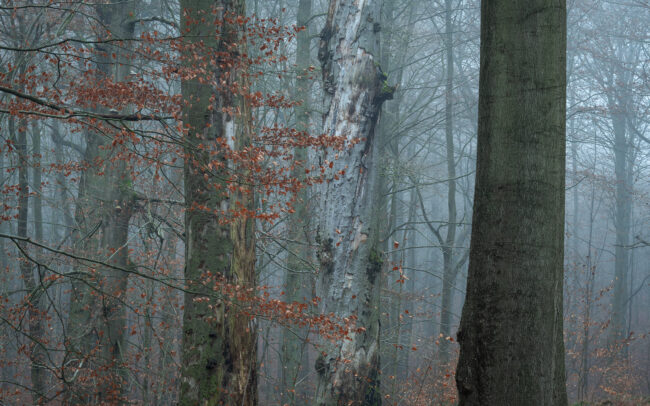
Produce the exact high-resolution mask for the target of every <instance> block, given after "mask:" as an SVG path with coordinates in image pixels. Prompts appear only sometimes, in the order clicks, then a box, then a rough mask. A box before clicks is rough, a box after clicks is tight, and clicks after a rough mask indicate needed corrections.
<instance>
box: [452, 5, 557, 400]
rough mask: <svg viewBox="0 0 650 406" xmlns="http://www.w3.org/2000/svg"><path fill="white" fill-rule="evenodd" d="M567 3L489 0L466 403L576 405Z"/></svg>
mask: <svg viewBox="0 0 650 406" xmlns="http://www.w3.org/2000/svg"><path fill="white" fill-rule="evenodd" d="M565 53H566V3H565V1H563V0H561V1H555V0H530V1H521V2H512V1H509V0H492V1H484V2H482V3H481V73H480V83H479V130H478V161H477V174H476V189H475V200H474V217H473V230H472V238H471V247H470V263H469V274H468V286H467V298H466V302H465V306H464V308H463V313H462V317H461V323H460V329H459V332H458V341H459V342H460V359H459V361H458V369H457V375H456V379H457V384H458V391H459V396H460V404H461V405H491V406H500V405H566V404H567V396H566V389H565V383H564V379H565V376H564V375H565V372H564V345H563V341H562V339H563V338H562V285H563V248H564V193H565V190H564V182H565V179H564V174H565V118H566V117H565V116H566V113H565V109H566V106H565V100H566V95H565V90H566V56H565Z"/></svg>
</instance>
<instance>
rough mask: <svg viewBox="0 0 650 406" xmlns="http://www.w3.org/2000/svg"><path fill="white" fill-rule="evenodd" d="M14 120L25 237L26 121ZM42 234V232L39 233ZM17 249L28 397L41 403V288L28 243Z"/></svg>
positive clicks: (20, 226)
mask: <svg viewBox="0 0 650 406" xmlns="http://www.w3.org/2000/svg"><path fill="white" fill-rule="evenodd" d="M14 123H15V121H14V120H13V119H11V120H10V121H9V132H10V133H11V134H15V138H16V140H17V141H18V142H17V143H16V152H17V153H18V161H19V162H18V190H19V192H18V228H17V232H16V234H17V235H18V236H19V237H22V238H27V237H28V235H27V222H28V216H29V194H30V191H29V165H30V159H29V157H28V154H27V122H26V121H25V120H19V121H18V128H15V126H14ZM41 237H42V235H41ZM20 249H21V252H22V253H24V254H26V255H24V257H23V258H21V259H20V275H21V278H22V279H23V283H24V284H25V291H26V294H25V305H26V306H27V324H28V326H29V337H30V342H29V355H30V361H31V367H30V376H31V380H32V388H31V392H32V400H33V402H34V404H35V405H40V404H43V403H44V399H45V396H46V388H45V368H44V367H45V366H44V362H45V354H44V352H43V347H42V345H43V341H42V340H43V325H42V318H43V314H42V312H43V309H42V307H43V306H42V304H41V297H42V294H41V292H38V291H37V280H36V278H35V277H34V263H33V262H32V260H31V257H32V256H33V255H34V252H33V250H32V247H30V246H29V245H28V244H25V243H21V244H20Z"/></svg>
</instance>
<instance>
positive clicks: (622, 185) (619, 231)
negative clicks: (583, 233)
mask: <svg viewBox="0 0 650 406" xmlns="http://www.w3.org/2000/svg"><path fill="white" fill-rule="evenodd" d="M612 109H613V110H614V111H613V112H612V127H613V128H614V173H615V175H616V206H615V218H614V227H615V229H616V246H615V257H616V258H615V261H614V297H613V303H612V328H611V334H610V341H611V343H612V344H614V343H615V342H616V341H620V340H623V339H625V338H626V336H627V334H626V330H627V306H626V304H627V301H628V271H629V266H630V249H629V247H630V224H631V213H632V193H631V192H632V190H631V189H632V185H631V183H630V182H628V179H629V171H631V170H632V163H631V162H630V146H629V144H628V140H627V137H626V136H625V134H626V125H625V122H626V119H625V114H626V111H625V110H626V106H625V104H623V103H621V105H616V106H614V107H612ZM623 348H627V346H623Z"/></svg>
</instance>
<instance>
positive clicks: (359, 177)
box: [315, 0, 393, 405]
mask: <svg viewBox="0 0 650 406" xmlns="http://www.w3.org/2000/svg"><path fill="white" fill-rule="evenodd" d="M380 29H381V27H380V24H379V13H378V2H377V1H372V0H370V1H351V0H331V2H330V6H329V12H328V17H327V21H326V24H325V28H324V29H323V31H322V33H321V40H320V49H319V55H318V56H319V59H320V61H321V64H322V67H323V80H324V90H325V93H326V96H325V97H326V100H325V106H326V108H327V113H325V115H324V122H323V123H324V124H323V131H324V133H325V134H326V135H328V136H339V137H345V139H347V140H348V141H352V140H358V141H359V142H358V143H356V144H355V145H354V146H353V147H350V148H346V149H345V150H344V151H339V152H336V151H331V150H330V151H327V152H328V153H327V152H324V153H323V155H322V156H321V160H322V164H323V165H325V166H329V164H326V161H325V160H330V161H333V162H332V167H331V169H328V172H327V176H328V180H327V181H326V182H324V183H323V184H322V185H321V186H320V187H319V190H318V193H319V196H318V201H319V204H320V207H319V215H320V219H319V220H320V221H319V228H318V242H319V247H318V259H319V262H320V271H319V281H318V287H317V291H318V296H319V297H320V298H321V300H322V301H321V303H320V311H321V313H322V314H329V313H333V314H335V315H336V316H339V317H345V316H348V315H350V314H353V315H355V316H356V317H358V319H357V320H356V323H357V324H356V325H357V328H358V330H355V331H350V332H349V335H348V336H347V337H346V338H345V339H340V340H336V341H335V342H332V341H325V342H324V343H323V346H322V347H320V349H321V350H322V352H321V355H320V356H319V357H318V359H317V360H316V365H315V368H316V371H317V373H318V390H317V398H316V404H318V405H338V404H343V405H378V404H380V403H381V397H380V394H379V308H378V307H379V287H380V286H379V285H380V279H381V278H380V272H381V266H382V262H383V257H382V254H381V253H380V252H379V251H378V249H377V245H378V238H377V231H378V230H377V217H378V216H373V212H374V210H373V203H374V202H373V198H374V196H375V194H374V193H373V190H374V187H375V181H374V176H375V170H374V167H373V145H374V141H375V128H376V124H377V119H378V116H379V111H380V109H381V105H382V103H383V102H384V101H385V100H386V99H389V98H391V97H392V93H393V89H392V88H390V87H388V86H387V85H386V76H385V75H384V74H383V73H382V71H381V69H380V67H379V63H378V59H377V58H376V55H377V51H378V45H379V31H380ZM335 154H338V159H335Z"/></svg>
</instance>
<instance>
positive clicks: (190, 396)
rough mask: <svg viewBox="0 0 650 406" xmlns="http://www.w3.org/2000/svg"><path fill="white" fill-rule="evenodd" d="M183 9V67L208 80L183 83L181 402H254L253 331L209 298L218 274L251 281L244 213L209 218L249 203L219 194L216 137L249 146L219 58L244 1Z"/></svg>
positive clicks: (230, 70) (229, 53) (238, 102)
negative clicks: (200, 71) (204, 74)
mask: <svg viewBox="0 0 650 406" xmlns="http://www.w3.org/2000/svg"><path fill="white" fill-rule="evenodd" d="M181 13H182V19H181V27H182V30H183V34H184V36H185V43H184V46H185V47H186V49H185V51H184V52H185V64H186V68H187V67H189V68H191V69H195V68H196V69H200V68H201V67H203V68H205V69H206V70H208V71H210V72H212V74H213V75H214V77H213V78H212V79H208V80H207V81H206V80H204V79H205V78H204V77H198V76H197V77H193V78H189V79H186V80H184V81H183V82H182V84H181V91H182V94H183V100H184V103H185V106H184V109H183V121H184V125H185V127H186V128H187V129H188V133H187V135H186V137H185V139H186V145H185V149H186V154H187V159H186V162H185V201H186V212H185V230H186V238H185V261H186V264H185V278H186V281H187V287H188V289H190V291H191V292H193V293H192V294H189V293H186V295H185V311H184V314H183V344H182V369H181V391H180V404H181V405H221V404H226V405H254V404H256V403H257V381H256V362H257V361H256V352H255V330H254V328H253V327H252V325H251V322H250V319H249V318H248V317H246V316H244V315H242V314H241V313H240V312H239V309H238V308H237V307H235V306H229V305H228V301H227V300H224V298H221V297H218V296H217V295H215V290H214V285H215V279H212V280H211V281H210V277H209V276H210V275H219V277H218V278H217V279H216V283H221V282H226V283H232V284H238V285H241V286H244V287H247V288H248V287H253V286H254V282H255V253H254V240H253V237H254V221H253V220H252V219H250V218H243V217H242V218H237V219H235V220H233V221H231V222H229V223H224V222H223V221H222V222H220V221H219V220H220V219H219V216H218V215H217V214H215V213H220V212H222V211H227V210H229V209H230V208H231V207H236V206H235V205H241V206H242V207H245V208H249V209H250V207H251V205H252V197H251V195H250V194H249V193H247V191H245V190H244V191H243V192H227V190H228V189H227V188H226V181H225V180H226V179H227V178H232V176H233V175H232V173H231V172H229V171H228V169H229V168H228V163H227V162H226V161H225V160H226V157H225V154H224V151H220V145H221V144H220V143H219V142H218V141H219V140H220V139H223V140H225V141H227V143H228V145H230V147H231V148H232V149H241V148H244V147H245V146H246V145H248V144H249V143H250V133H251V128H250V125H251V119H250V118H251V112H250V107H249V105H248V103H247V102H245V100H244V98H243V97H242V96H241V95H239V94H237V93H235V92H233V91H232V87H233V84H235V83H239V84H240V85H241V87H242V88H244V89H245V88H246V86H247V83H245V82H243V78H242V76H241V72H240V71H239V70H238V69H239V66H238V64H237V63H228V62H227V61H232V60H237V58H238V55H239V54H238V52H239V50H240V48H241V47H240V42H241V35H242V32H243V30H244V29H245V27H244V26H243V25H241V24H238V23H237V22H236V21H237V18H236V17H237V16H243V15H244V14H245V4H244V1H243V0H224V1H213V0H185V1H181ZM192 55H199V56H198V58H197V57H194V56H192ZM218 59H221V60H220V61H219V60H218ZM224 61H225V62H224ZM191 69H190V71H191ZM190 71H188V72H190ZM214 83H216V84H217V86H216V87H217V88H218V89H219V90H218V91H215V90H214V89H215V86H214ZM225 111H234V112H238V113H237V114H229V113H226V112H225ZM215 160H216V161H222V163H223V166H215V168H217V169H214V170H213V169H210V168H211V167H209V166H208V164H209V163H210V162H211V161H215ZM230 169H232V168H230ZM232 180H233V182H236V181H237V180H236V179H232ZM242 188H244V186H243V185H241V188H240V190H241V189H242ZM222 220H223V219H222ZM221 278H222V279H221Z"/></svg>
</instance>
